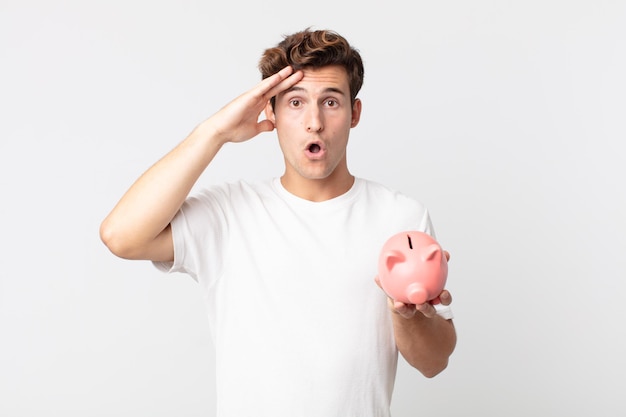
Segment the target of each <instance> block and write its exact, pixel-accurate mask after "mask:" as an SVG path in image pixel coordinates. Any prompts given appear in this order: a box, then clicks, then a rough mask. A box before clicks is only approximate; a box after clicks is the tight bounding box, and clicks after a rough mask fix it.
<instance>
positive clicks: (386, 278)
mask: <svg viewBox="0 0 626 417" xmlns="http://www.w3.org/2000/svg"><path fill="white" fill-rule="evenodd" d="M447 278H448V260H447V259H446V256H445V254H444V252H443V249H442V248H441V246H440V245H439V243H437V241H436V240H435V239H433V238H432V237H431V236H430V235H428V234H426V233H423V232H418V231H407V232H401V233H398V234H396V235H393V236H392V237H391V238H389V240H387V242H386V243H385V244H384V245H383V248H382V250H381V252H380V257H379V260H378V280H379V282H380V286H381V287H382V289H383V291H385V292H386V293H387V295H388V296H389V297H391V298H393V299H394V300H396V301H401V302H403V303H405V304H424V303H426V302H433V303H434V301H433V300H435V299H436V298H437V297H438V296H439V294H441V291H443V289H444V287H445V285H446V280H447Z"/></svg>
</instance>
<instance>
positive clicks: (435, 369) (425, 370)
mask: <svg viewBox="0 0 626 417" xmlns="http://www.w3.org/2000/svg"><path fill="white" fill-rule="evenodd" d="M447 367H448V360H447V359H446V360H445V361H442V362H441V363H439V364H437V365H434V364H433V365H431V366H428V367H422V368H417V370H418V371H420V372H421V373H422V375H424V376H425V377H426V378H434V377H436V376H437V375H439V374H440V373H442V372H443V371H444V370H445V369H446V368H447Z"/></svg>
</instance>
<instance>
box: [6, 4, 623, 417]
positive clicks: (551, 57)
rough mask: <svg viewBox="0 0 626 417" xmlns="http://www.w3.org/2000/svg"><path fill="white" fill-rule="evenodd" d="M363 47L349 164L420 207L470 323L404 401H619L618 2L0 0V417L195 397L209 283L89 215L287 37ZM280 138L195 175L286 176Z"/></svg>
mask: <svg viewBox="0 0 626 417" xmlns="http://www.w3.org/2000/svg"><path fill="white" fill-rule="evenodd" d="M307 26H313V27H314V28H318V29H321V28H330V29H335V30H337V31H339V32H340V33H342V34H343V35H345V36H346V37H347V38H348V40H349V41H351V42H352V43H353V44H354V46H356V47H357V48H358V49H359V50H360V51H361V52H362V55H363V58H364V60H365V65H366V78H365V84H364V86H363V90H362V93H361V98H362V100H363V107H364V110H363V117H362V122H361V124H360V125H359V126H358V127H357V128H356V129H354V130H353V132H352V136H351V142H350V147H349V160H350V165H351V167H352V171H353V173H354V174H356V175H360V176H363V177H367V178H370V179H374V180H376V181H380V182H383V183H386V184H388V185H390V186H392V187H394V188H398V189H400V190H402V191H404V192H405V193H407V194H409V195H412V196H414V197H415V198H418V199H419V200H421V201H423V202H424V203H425V204H426V205H427V206H428V207H429V208H430V211H431V214H432V218H433V222H434V224H435V228H436V231H437V236H438V238H439V240H440V242H441V243H442V245H443V246H444V247H446V249H448V250H449V251H450V252H451V253H452V259H451V263H450V277H449V285H450V290H451V291H452V293H453V295H454V297H455V301H454V309H455V314H456V320H455V321H456V325H457V329H458V337H459V342H458V346H457V349H456V352H455V353H454V354H453V356H452V358H451V362H450V366H449V368H448V369H447V370H446V371H445V372H444V373H443V374H441V375H439V376H438V377H436V378H435V379H432V380H428V379H425V378H423V377H421V376H420V375H419V374H418V373H417V372H415V371H412V370H410V369H409V368H408V367H407V365H406V364H405V363H404V362H401V364H400V370H399V375H398V380H397V383H396V391H395V397H394V402H393V412H394V415H395V416H396V417H408V416H416V415H421V416H427V415H438V416H493V417H496V416H528V415H535V416H548V415H550V416H570V417H572V416H592V415H593V416H595V415H603V416H618V415H621V416H623V415H625V414H626V405H625V404H624V399H623V398H624V383H623V376H624V372H625V371H626V361H625V359H624V352H626V337H625V330H624V329H625V326H624V319H625V318H626V307H625V305H624V302H623V293H624V291H625V290H626V283H625V278H626V256H624V252H625V250H626V238H625V235H626V219H625V214H624V213H625V211H626V193H625V190H624V178H626V168H625V165H626V164H625V158H624V140H625V139H626V126H625V122H626V120H625V116H626V81H625V80H626V75H625V74H626V2H624V1H617V0H616V1H603V0H588V1H576V0H572V1H565V0H563V1H550V0H544V1H510V2H504V1H495V0H494V1H486V0H480V1H463V0H450V1H415V2H405V1H398V0H389V1H385V2H373V1H363V0H359V1H336V0H333V1H315V2H300V3H298V2H292V1H289V2H288V1H282V2H281V1H275V2H271V1H265V2H263V1H261V2H259V1H255V2H252V1H247V2H239V1H233V0H231V1H227V2H209V1H207V0H204V1H200V0H196V1H191V0H176V1H173V0H172V1H148V0H143V1H128V0H124V1H122V0H113V1H112V0H109V1H103V0H99V1H61V0H58V1H43V0H41V1H24V0H0V60H1V62H0V192H1V195H2V203H1V204H0V219H1V221H2V226H1V228H0V244H1V248H0V249H1V252H0V254H1V256H2V268H1V270H0V415H1V416H7V417H9V416H10V417H12V416H40V415H46V416H64V417H72V416H80V417H84V416H112V415H115V416H120V417H122V416H129V417H130V416H133V417H135V416H210V415H212V413H213V407H214V392H213V389H214V382H213V376H212V375H213V369H214V364H213V359H212V346H211V342H210V338H209V335H208V330H207V325H206V323H207V322H206V318H205V311H204V307H203V305H202V304H201V300H200V296H199V291H197V287H196V284H195V283H194V282H193V280H191V279H190V278H188V277H186V276H183V275H174V276H171V275H170V276H168V275H165V274H162V273H160V272H158V271H157V270H156V269H154V268H153V267H152V266H151V265H150V264H149V263H148V262H131V261H125V260H121V259H118V258H116V257H114V256H113V255H111V254H110V253H109V252H108V251H107V249H106V248H105V247H104V246H103V245H102V244H101V242H100V240H99V237H98V227H99V224H100V222H101V220H102V219H103V218H104V216H105V215H106V214H107V213H108V211H109V210H110V209H111V208H112V206H113V205H114V204H115V202H116V201H117V199H118V198H119V197H120V196H121V194H122V193H123V192H124V191H125V190H126V189H127V187H128V186H130V184H131V183H132V181H134V179H135V178H136V177H138V176H139V175H140V174H141V172H143V171H144V170H145V169H146V168H148V167H149V166H150V165H151V164H152V163H153V162H155V161H156V160H157V159H158V158H159V157H161V156H162V155H163V154H165V153H166V152H167V151H169V150H170V149H171V148H172V147H174V146H175V145H176V144H177V143H178V142H179V141H180V140H182V139H183V138H184V137H185V136H186V135H187V133H189V131H190V130H191V129H192V128H193V127H194V126H195V125H196V124H197V123H198V122H200V121H201V120H203V119H204V118H205V117H207V116H209V115H210V114H211V113H213V112H214V111H216V110H217V109H218V108H220V107H221V106H222V105H223V104H225V103H226V102H227V101H229V100H230V99H232V98H234V97H235V96H236V95H238V94H239V93H241V92H243V91H244V90H246V89H248V88H249V87H252V86H253V85H254V84H255V83H256V82H257V81H258V80H259V74H258V71H257V69H256V64H257V61H258V59H259V57H260V55H261V53H262V51H263V49H265V48H266V47H269V46H272V45H274V44H275V43H277V42H279V41H280V40H281V39H282V35H283V34H287V33H291V32H293V31H296V30H300V29H303V28H305V27H307ZM281 170H282V159H281V157H280V153H279V150H278V147H277V146H276V141H275V138H274V135H273V134H264V135H262V136H261V137H260V138H258V139H257V140H253V141H251V142H248V143H245V144H241V145H233V146H230V147H227V148H225V149H224V150H223V152H222V153H221V154H220V155H218V158H217V160H216V161H215V163H214V164H213V165H212V166H211V167H210V168H209V169H208V170H207V172H206V173H205V175H204V176H203V177H202V178H201V180H200V183H199V185H202V184H204V185H206V184H208V183H212V182H220V181H223V180H231V179H237V178H256V177H268V176H275V175H279V174H280V173H281Z"/></svg>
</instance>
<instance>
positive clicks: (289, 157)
mask: <svg viewBox="0 0 626 417" xmlns="http://www.w3.org/2000/svg"><path fill="white" fill-rule="evenodd" d="M303 72H304V77H303V78H302V80H301V81H300V82H298V83H297V84H296V85H295V86H293V87H292V88H291V89H289V90H286V91H284V92H282V93H280V94H279V95H278V96H277V97H276V103H275V107H274V110H272V108H271V106H270V105H269V104H268V106H267V108H266V115H267V117H268V119H269V120H271V121H272V122H274V125H275V126H276V132H277V135H278V141H279V143H280V147H281V149H282V152H283V155H284V158H285V176H284V177H283V180H284V181H285V180H286V181H287V182H290V183H292V184H293V183H306V181H307V180H312V181H327V182H328V181H344V180H345V179H346V177H349V178H351V175H350V173H349V172H348V168H347V162H346V147H347V145H348V136H349V134H350V129H351V128H353V127H355V126H356V125H357V124H358V122H359V117H360V114H361V102H360V100H356V102H355V103H354V105H352V104H351V101H350V87H349V85H348V75H347V73H346V71H345V69H344V68H343V67H341V66H328V67H323V68H315V69H305V70H304V71H303ZM302 180H305V181H302Z"/></svg>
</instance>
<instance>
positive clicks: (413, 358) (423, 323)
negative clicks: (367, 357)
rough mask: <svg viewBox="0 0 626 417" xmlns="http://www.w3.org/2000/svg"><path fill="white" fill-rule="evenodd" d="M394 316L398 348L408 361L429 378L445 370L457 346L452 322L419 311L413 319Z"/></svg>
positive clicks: (396, 314)
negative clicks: (427, 315) (429, 316)
mask: <svg viewBox="0 0 626 417" xmlns="http://www.w3.org/2000/svg"><path fill="white" fill-rule="evenodd" d="M391 314H392V317H393V328H394V333H395V339H396V345H397V346H398V350H399V351H400V353H401V354H402V356H403V357H404V358H405V359H406V361H407V362H408V363H409V364H410V365H411V366H413V367H415V368H416V369H418V370H419V371H420V372H421V373H422V374H424V375H425V376H427V377H429V378H430V377H433V376H435V375H437V374H438V373H440V372H441V371H443V370H444V369H445V368H446V366H447V365H448V359H449V357H450V355H451V354H452V352H453V351H454V347H455V346H456V331H455V328H454V324H453V323H452V320H446V319H444V318H442V317H440V316H438V315H435V316H434V317H432V318H428V317H426V316H424V315H423V314H421V313H419V312H418V313H416V314H415V315H414V316H413V317H410V318H405V317H403V316H402V315H400V314H398V313H397V312H392V313H391Z"/></svg>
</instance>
